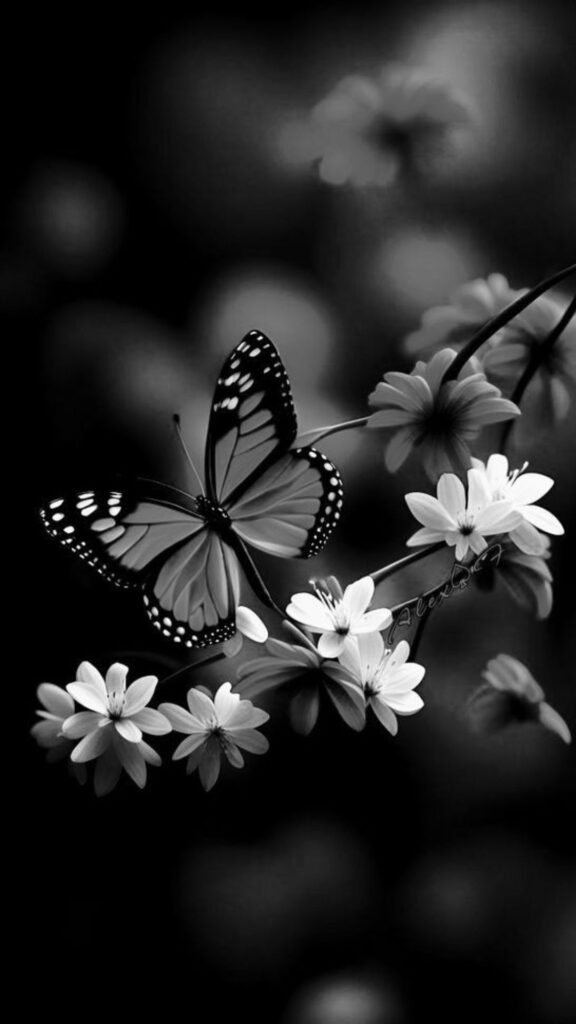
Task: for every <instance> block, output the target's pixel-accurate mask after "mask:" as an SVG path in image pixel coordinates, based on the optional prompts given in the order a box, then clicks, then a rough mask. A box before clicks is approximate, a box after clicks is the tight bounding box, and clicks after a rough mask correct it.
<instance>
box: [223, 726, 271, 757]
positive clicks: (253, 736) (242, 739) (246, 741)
mask: <svg viewBox="0 0 576 1024" xmlns="http://www.w3.org/2000/svg"><path fill="white" fill-rule="evenodd" d="M232 736H233V739H234V743H235V744H236V745H237V746H238V747H241V748H242V750H247V751H248V753H250V754H265V753H266V751H267V750H268V748H269V746H270V744H269V743H268V740H267V739H266V737H265V736H263V735H262V733H260V732H258V731H257V730H256V729H240V730H238V731H237V732H236V731H235V732H234V733H232Z"/></svg>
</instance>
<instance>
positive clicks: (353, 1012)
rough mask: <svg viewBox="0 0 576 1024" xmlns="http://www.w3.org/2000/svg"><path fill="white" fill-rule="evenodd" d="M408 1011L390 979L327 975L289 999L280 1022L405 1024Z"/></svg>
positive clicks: (291, 1023) (287, 1023)
mask: <svg viewBox="0 0 576 1024" xmlns="http://www.w3.org/2000/svg"><path fill="white" fill-rule="evenodd" d="M406 1019H407V1018H406V1016H405V1011H404V1008H403V1006H402V1002H401V999H400V996H399V993H398V992H397V991H396V989H395V986H394V984H393V983H392V982H391V981H386V979H382V978H381V977H380V972H378V980H375V979H373V978H372V977H371V976H370V974H368V973H367V974H366V976H363V975H362V973H360V972H356V973H348V974H346V973H342V974H332V975H326V976H324V977H322V978H318V980H317V981H314V982H311V983H309V984H308V985H305V986H304V987H303V988H302V989H301V990H300V991H299V992H297V993H296V994H295V995H294V996H293V997H292V999H291V1000H290V1003H289V1006H288V1009H287V1010H286V1014H285V1016H283V1017H282V1021H281V1024H403V1022H404V1021H406Z"/></svg>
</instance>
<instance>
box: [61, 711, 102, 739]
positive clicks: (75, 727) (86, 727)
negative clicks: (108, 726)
mask: <svg viewBox="0 0 576 1024" xmlns="http://www.w3.org/2000/svg"><path fill="white" fill-rule="evenodd" d="M100 722H108V718H107V717H103V716H102V715H99V714H98V712H96V711H79V712H78V713H77V714H76V715H71V716H70V718H67V719H66V721H65V722H63V724H62V732H63V734H64V736H66V738H67V739H69V740H79V739H81V738H82V736H86V735H87V734H88V733H89V732H94V729H98V727H99V726H100Z"/></svg>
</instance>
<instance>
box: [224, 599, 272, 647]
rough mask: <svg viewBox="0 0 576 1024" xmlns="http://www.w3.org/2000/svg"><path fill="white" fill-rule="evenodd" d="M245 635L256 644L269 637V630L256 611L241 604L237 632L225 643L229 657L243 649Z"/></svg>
mask: <svg viewBox="0 0 576 1024" xmlns="http://www.w3.org/2000/svg"><path fill="white" fill-rule="evenodd" d="M244 637H246V639H247V640H252V641H253V643H255V644H263V643H266V640H267V639H268V630H267V628H266V626H265V625H264V623H263V622H262V619H261V618H260V617H259V616H258V615H256V612H253V611H252V609H251V608H246V607H245V605H241V604H239V605H238V607H237V608H236V633H235V634H234V636H233V637H232V638H231V639H230V640H227V641H226V643H225V644H224V645H223V650H224V653H225V654H226V656H227V657H229V658H232V657H234V655H236V654H238V653H239V652H240V651H241V650H242V647H243V645H244Z"/></svg>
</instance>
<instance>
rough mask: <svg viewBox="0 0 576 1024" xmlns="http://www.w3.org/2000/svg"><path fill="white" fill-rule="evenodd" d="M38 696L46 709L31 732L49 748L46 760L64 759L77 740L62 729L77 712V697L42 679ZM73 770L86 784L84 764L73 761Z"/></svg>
mask: <svg viewBox="0 0 576 1024" xmlns="http://www.w3.org/2000/svg"><path fill="white" fill-rule="evenodd" d="M36 696H37V697H38V700H39V701H40V703H41V704H42V707H43V709H44V710H42V711H37V712H36V714H37V715H38V717H39V718H40V719H41V721H40V722H37V723H36V725H33V726H32V728H31V730H30V733H31V735H32V736H33V737H34V739H35V740H36V742H37V744H38V746H40V747H43V748H44V749H45V750H47V751H48V753H47V755H46V760H47V761H49V762H54V761H63V760H64V758H65V757H68V756H69V754H70V752H71V751H72V748H73V747H74V741H73V740H69V739H67V738H66V736H64V733H63V732H62V726H63V725H64V722H65V721H66V719H67V718H69V717H70V715H72V714H73V713H74V701H73V700H72V697H71V696H70V694H69V693H66V690H64V689H63V688H62V687H61V686H54V684H53V683H41V684H40V686H39V687H38V689H37V690H36ZM71 770H72V773H73V774H74V775H75V777H76V778H77V780H78V782H80V784H81V785H83V784H84V783H85V782H86V767H85V765H83V764H71Z"/></svg>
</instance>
